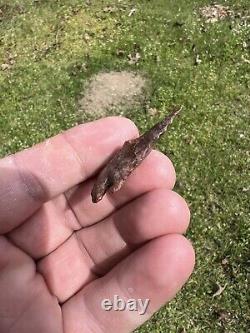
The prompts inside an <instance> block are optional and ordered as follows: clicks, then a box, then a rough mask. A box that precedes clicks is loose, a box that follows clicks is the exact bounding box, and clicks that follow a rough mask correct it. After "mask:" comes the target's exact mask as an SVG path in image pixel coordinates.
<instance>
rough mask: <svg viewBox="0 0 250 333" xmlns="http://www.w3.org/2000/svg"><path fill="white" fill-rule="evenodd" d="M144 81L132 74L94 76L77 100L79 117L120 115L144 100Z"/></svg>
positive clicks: (124, 72)
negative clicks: (83, 115) (87, 115)
mask: <svg viewBox="0 0 250 333" xmlns="http://www.w3.org/2000/svg"><path fill="white" fill-rule="evenodd" d="M145 87H146V79H145V78H143V77H142V76H140V75H137V74H134V73H132V72H126V71H123V72H109V73H100V74H98V75H95V76H94V77H93V78H92V79H91V80H90V81H89V83H88V84H87V86H86V87H85V89H84V96H83V97H82V98H81V99H80V100H79V110H78V111H79V115H81V114H89V115H92V116H93V115H94V116H98V117H101V116H107V115H111V114H112V115H114V114H121V113H122V111H123V110H127V109H130V108H133V107H135V106H136V105H137V106H138V104H141V103H142V102H143V101H144V99H145Z"/></svg>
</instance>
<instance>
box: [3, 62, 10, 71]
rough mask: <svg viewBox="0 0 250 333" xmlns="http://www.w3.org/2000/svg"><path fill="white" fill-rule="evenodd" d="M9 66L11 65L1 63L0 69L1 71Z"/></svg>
mask: <svg viewBox="0 0 250 333" xmlns="http://www.w3.org/2000/svg"><path fill="white" fill-rule="evenodd" d="M10 67H11V66H10V65H9V64H2V65H1V70H2V71H6V70H7V69H10Z"/></svg>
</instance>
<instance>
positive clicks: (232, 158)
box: [0, 0, 250, 333]
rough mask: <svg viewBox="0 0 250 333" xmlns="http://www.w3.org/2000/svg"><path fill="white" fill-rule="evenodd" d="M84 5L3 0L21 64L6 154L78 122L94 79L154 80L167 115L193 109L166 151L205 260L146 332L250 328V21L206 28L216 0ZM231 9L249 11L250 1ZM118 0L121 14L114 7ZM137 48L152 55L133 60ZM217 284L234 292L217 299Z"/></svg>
mask: <svg viewBox="0 0 250 333" xmlns="http://www.w3.org/2000/svg"><path fill="white" fill-rule="evenodd" d="M84 3H85V2H84V1H82V0H71V1H69V0H68V1H66V0H62V1H56V0H55V1H49V0H47V1H45V0H43V1H42V0H41V1H37V2H35V1H31V0H25V1H24V0H22V1H21V0H20V1H19V0H15V1H13V0H12V1H11V2H10V1H7V0H6V1H3V0H0V8H3V9H4V10H3V13H4V14H3V15H2V17H1V15H0V20H1V21H0V65H1V63H8V62H9V61H10V59H11V55H12V57H14V58H13V59H14V64H13V65H11V67H10V68H9V69H8V70H5V71H1V70H0V142H1V147H0V155H1V156H5V155H7V154H9V153H12V152H15V151H18V150H21V149H23V148H25V147H28V146H31V145H33V144H34V143H37V142H39V141H41V140H43V139H44V138H46V137H49V136H52V135H54V134H56V133H58V132H59V131H62V130H64V129H66V128H69V127H71V126H73V125H74V124H76V122H77V118H76V112H75V110H76V108H77V103H76V101H77V98H78V96H79V94H80V93H81V91H82V87H83V86H84V83H85V82H86V81H87V80H88V78H89V77H90V76H91V75H93V74H94V73H97V72H99V71H105V70H123V69H126V70H134V71H136V72H137V71H138V72H140V73H142V74H143V75H145V76H146V77H148V78H150V80H151V84H150V86H151V94H150V99H149V102H148V103H149V105H150V106H151V107H156V108H158V109H159V112H160V116H161V115H162V116H163V115H164V114H165V113H166V111H167V109H168V108H169V106H170V105H172V104H175V103H177V104H182V105H183V106H184V108H185V111H184V112H183V114H182V117H181V118H179V120H178V121H177V122H175V123H174V125H173V128H172V130H171V131H170V132H169V134H168V135H167V136H165V137H164V138H162V140H161V142H160V144H159V149H161V151H163V152H165V153H166V154H168V155H169V156H170V157H171V159H172V160H173V162H174V164H175V166H176V170H177V176H178V182H177V184H176V191H178V192H179V193H181V194H182V195H183V196H184V197H185V198H186V199H187V201H188V202H189V203H190V206H191V211H192V221H191V227H190V230H189V232H188V237H189V238H190V239H191V240H192V241H193V243H194V246H195V248H196V254H197V264H196V269H195V272H194V274H193V276H192V278H191V280H190V281H189V283H188V285H187V286H186V287H185V288H184V289H183V291H182V292H181V293H180V294H179V295H178V296H177V298H176V299H175V300H173V301H172V302H171V303H170V304H169V305H168V306H166V307H163V308H162V310H161V311H160V312H159V313H157V314H156V315H155V316H154V317H153V318H152V320H150V321H149V322H148V323H146V324H145V325H144V326H143V327H142V328H140V329H139V330H138V332H141V333H142V332H171V333H172V332H173V333H174V332H184V330H186V332H192V333H193V332H228V333H229V332H247V330H248V329H249V326H250V317H249V314H247V313H248V311H247V310H248V307H249V304H247V298H248V296H249V295H247V291H248V285H247V273H249V270H248V268H249V235H250V229H249V217H250V216H249V215H250V214H249V207H248V206H249V204H248V201H249V200H248V195H249V182H248V180H249V177H247V176H249V168H248V165H249V151H247V146H249V131H248V127H249V125H248V123H249V107H250V98H249V88H250V87H249V83H250V80H249V79H250V70H249V68H250V65H249V63H247V62H246V61H245V60H244V59H248V60H249V59H250V52H249V51H250V39H249V35H250V28H249V24H250V23H249V21H244V19H242V18H241V17H240V15H239V16H238V17H237V18H235V19H226V20H223V21H220V22H217V23H215V24H206V23H204V20H201V19H200V16H199V14H198V9H199V8H200V7H201V6H203V5H206V4H208V3H209V1H201V0H200V1H191V0H185V1H183V0H179V1H173V0H168V1H166V0H155V1H146V0H141V1H136V2H135V1H125V0H124V1H122V2H118V1H98V0H96V1H92V5H91V6H87V5H85V4H84ZM135 3H136V5H134V4H135ZM221 3H226V5H229V6H231V8H232V9H233V10H234V11H235V12H239V13H241V14H242V15H243V16H247V15H246V14H247V12H248V16H249V3H248V0H239V1H237V2H236V1H233V0H230V1H225V2H224V1H222V2H221ZM6 4H7V5H6ZM109 4H110V5H111V6H114V7H115V9H116V10H115V11H114V12H112V13H107V12H104V11H103V8H104V7H107V6H108V5H109ZM4 6H5V7H4ZM134 6H135V7H136V9H137V11H136V13H135V15H132V16H131V17H129V16H128V13H129V11H130V9H131V8H133V7H134ZM176 22H178V23H180V24H176ZM86 33H87V34H88V35H89V36H90V39H89V40H86V38H85V34H86ZM135 43H136V45H137V47H138V48H139V52H140V54H141V60H140V61H139V63H138V65H129V64H128V59H127V55H128V54H129V53H131V52H133V49H134V44H135ZM118 49H120V50H124V51H125V54H124V56H122V57H118V56H117V54H116V51H117V50H118ZM196 54H199V58H200V59H201V63H200V64H199V65H195V57H196ZM83 63H84V64H85V65H84V66H82V64H83ZM126 115H127V116H129V117H130V118H131V119H132V120H133V121H135V123H136V124H137V125H138V127H139V128H140V129H141V130H145V129H146V128H148V127H149V126H150V125H151V124H153V123H155V122H156V121H157V120H158V117H159V115H157V116H155V117H153V116H149V115H147V113H146V112H145V108H144V107H141V108H139V109H137V110H129V111H128V112H127V113H126ZM84 120H87V118H86V119H84ZM247 178H248V179H247ZM223 259H227V263H226V264H224V265H223V264H222V260H223ZM216 282H218V283H220V284H221V285H222V286H224V285H226V289H225V291H224V292H223V293H222V294H221V295H220V296H218V297H214V298H213V297H212V294H213V292H214V287H215V283H216ZM222 313H225V318H224V319H222V318H220V315H221V314H222Z"/></svg>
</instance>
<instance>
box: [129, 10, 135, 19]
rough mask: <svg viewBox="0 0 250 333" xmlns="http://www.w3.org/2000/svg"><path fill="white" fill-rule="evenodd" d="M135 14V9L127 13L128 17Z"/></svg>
mask: <svg viewBox="0 0 250 333" xmlns="http://www.w3.org/2000/svg"><path fill="white" fill-rule="evenodd" d="M135 12H136V9H135V8H133V9H131V11H130V12H129V14H128V16H129V17H130V16H132V15H133V14H134V13H135Z"/></svg>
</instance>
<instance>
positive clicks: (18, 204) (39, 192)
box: [0, 117, 138, 233]
mask: <svg viewBox="0 0 250 333" xmlns="http://www.w3.org/2000/svg"><path fill="white" fill-rule="evenodd" d="M137 135H138V131H137V128H136V126H135V125H134V123H133V122H131V121H130V120H129V119H126V118H122V117H108V118H104V119H100V120H97V121H94V122H90V123H86V124H82V125H79V126H76V127H74V128H72V129H69V130H68V131H66V132H63V133H61V134H58V135H57V136H55V137H53V138H51V139H48V140H46V141H45V142H43V143H41V144H38V145H36V146H34V147H32V148H29V149H26V150H24V151H21V152H19V153H16V154H15V155H10V156H8V157H6V158H4V159H2V160H0V233H5V232H8V231H10V230H11V229H13V228H15V227H17V226H18V225H19V224H20V223H21V222H22V221H24V220H25V219H26V218H28V217H29V216H31V215H32V214H33V213H34V212H35V211H36V210H37V209H38V208H39V207H40V206H41V205H42V204H43V203H44V202H46V201H48V200H50V199H51V198H53V197H55V196H57V195H59V194H60V193H63V192H65V191H66V190H68V189H69V188H71V187H72V186H74V185H76V184H78V183H80V182H83V181H85V180H86V179H88V178H89V177H91V176H93V175H94V174H95V173H96V171H97V170H98V169H99V168H100V167H101V166H102V165H103V164H104V163H105V161H106V160H107V159H108V158H109V157H110V155H112V153H113V152H114V151H115V150H116V149H118V148H119V147H120V146H121V145H122V144H123V143H124V141H126V140H128V139H131V138H134V137H135V136H137Z"/></svg>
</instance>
